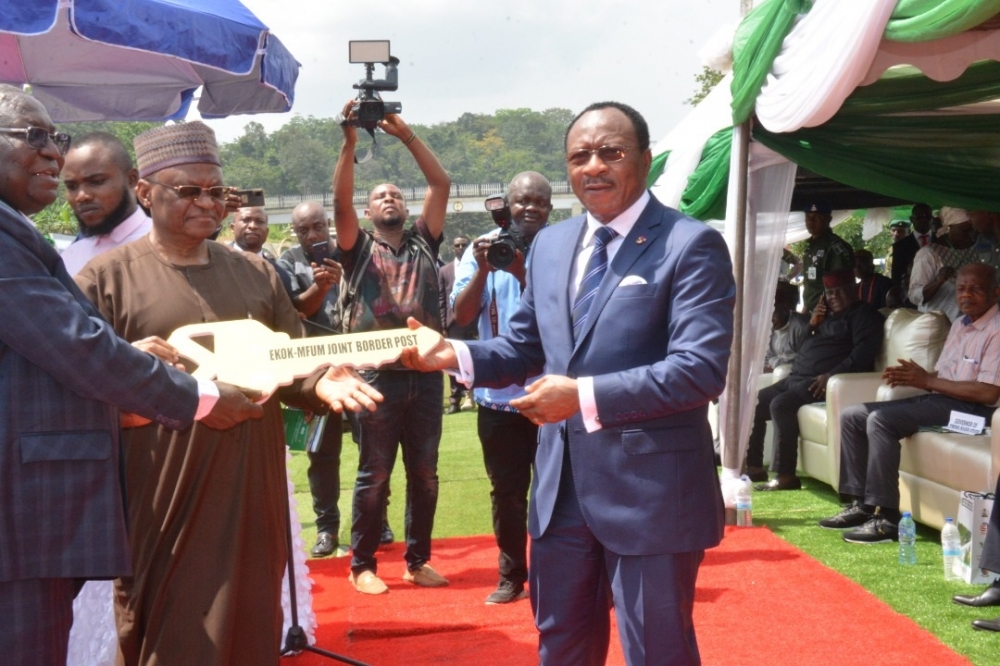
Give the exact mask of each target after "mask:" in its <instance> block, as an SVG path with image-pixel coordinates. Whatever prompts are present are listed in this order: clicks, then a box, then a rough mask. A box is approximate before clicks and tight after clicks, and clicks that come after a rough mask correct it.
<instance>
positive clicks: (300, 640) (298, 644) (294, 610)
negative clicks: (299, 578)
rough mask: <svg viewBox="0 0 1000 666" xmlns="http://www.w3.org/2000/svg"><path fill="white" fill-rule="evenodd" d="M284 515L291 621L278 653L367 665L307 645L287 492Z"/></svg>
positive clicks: (286, 480)
mask: <svg viewBox="0 0 1000 666" xmlns="http://www.w3.org/2000/svg"><path fill="white" fill-rule="evenodd" d="M285 484H286V485H287V484H288V468H287V466H286V468H285ZM285 517H286V520H285V543H286V545H287V547H288V605H289V607H290V608H291V615H292V617H291V620H292V622H291V626H290V627H289V628H288V633H287V634H285V646H284V647H283V648H282V649H281V653H280V654H282V655H285V654H288V653H289V652H312V653H314V654H318V655H322V656H324V657H327V658H329V659H334V660H336V661H340V662H343V663H345V664H352V666H368V664H366V663H365V662H363V661H356V660H354V659H351V658H350V657H345V656H343V655H340V654H337V653H335V652H329V651H328V650H323V649H322V648H318V647H315V646H313V645H309V639H308V637H307V636H306V632H305V630H304V629H302V627H300V626H299V602H298V595H297V593H296V590H295V555H294V552H295V551H294V544H293V543H292V512H291V507H290V506H289V499H288V493H287V492H286V493H285Z"/></svg>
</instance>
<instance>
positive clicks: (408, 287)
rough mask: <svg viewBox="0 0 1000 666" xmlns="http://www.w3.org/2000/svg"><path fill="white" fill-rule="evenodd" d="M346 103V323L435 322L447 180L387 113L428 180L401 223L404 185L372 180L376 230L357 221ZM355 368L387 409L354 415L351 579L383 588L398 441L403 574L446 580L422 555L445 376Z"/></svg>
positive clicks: (340, 169) (426, 582) (338, 196)
mask: <svg viewBox="0 0 1000 666" xmlns="http://www.w3.org/2000/svg"><path fill="white" fill-rule="evenodd" d="M353 107H354V100H351V101H350V102H348V103H347V105H346V106H345V107H344V111H343V115H344V118H345V120H344V122H343V123H342V124H341V129H342V130H343V132H344V144H343V147H342V148H341V150H340V156H339V157H338V159H337V167H336V170H335V171H334V173H333V220H334V224H335V225H336V227H337V244H338V246H339V247H340V251H341V256H342V260H341V261H342V263H343V265H344V281H343V283H342V285H341V289H342V303H343V321H344V329H345V330H346V331H347V332H350V333H362V332H367V331H380V330H387V329H393V328H406V320H407V317H414V318H416V319H417V320H418V321H419V322H420V323H421V324H423V325H424V326H428V327H430V328H432V329H434V330H435V331H439V330H440V328H441V315H440V304H439V302H438V267H437V258H438V248H439V247H440V245H441V241H442V239H443V237H444V233H443V232H444V218H445V212H446V208H447V206H448V194H449V191H450V189H451V179H450V178H449V177H448V174H447V172H445V170H444V167H442V166H441V163H440V162H439V161H438V159H437V157H435V155H434V153H432V152H431V150H430V149H429V148H428V147H427V146H426V145H424V143H423V142H422V141H421V140H420V138H419V137H418V136H417V135H416V133H415V132H414V131H413V130H411V129H410V127H409V126H408V125H407V124H406V123H405V122H403V119H402V118H400V117H399V116H398V115H395V114H387V115H385V117H384V119H383V120H381V121H379V122H378V127H380V128H382V130H383V131H385V132H386V133H387V134H391V135H392V136H395V137H396V138H398V139H399V140H400V141H402V142H403V145H404V146H406V148H407V149H408V150H409V151H410V154H412V155H413V159H414V160H416V162H417V166H418V167H420V170H421V172H423V174H424V177H425V178H426V179H427V194H426V195H425V197H424V207H423V213H422V215H421V216H420V217H419V218H417V221H416V222H415V223H414V224H413V226H412V227H409V228H406V227H405V224H406V218H407V216H408V214H409V211H408V210H407V209H406V202H405V200H404V198H403V193H402V192H400V190H399V188H398V187H396V186H395V185H393V184H391V183H383V184H381V185H379V186H377V187H376V188H375V189H373V190H372V191H371V193H370V194H369V196H368V205H367V207H366V208H365V217H366V218H367V219H369V220H371V222H372V225H373V226H374V227H375V229H374V231H373V232H372V231H368V230H366V229H362V228H361V227H360V226H359V225H358V215H357V213H356V212H355V210H354V151H355V146H356V144H357V141H358V132H357V118H355V117H354V111H353V110H352V109H353ZM362 376H363V377H365V379H366V380H367V381H368V382H369V383H370V384H371V385H372V386H374V387H377V389H378V390H379V391H381V392H382V394H383V395H384V396H385V408H384V409H381V410H379V416H378V417H376V418H368V417H367V416H366V415H359V418H358V426H359V431H360V442H359V449H360V459H359V461H358V479H357V483H356V484H355V486H354V519H353V523H352V526H351V551H352V557H351V575H350V580H351V583H352V584H353V585H354V588H355V589H356V590H357V591H358V592H361V593H363V594H383V593H385V592H388V591H389V589H388V587H386V585H385V583H384V582H382V581H381V580H380V579H379V578H378V576H377V574H376V572H377V561H376V558H375V551H376V550H377V549H378V546H379V539H380V537H381V534H382V505H383V504H384V503H385V499H386V493H387V491H388V486H389V475H390V473H391V472H392V468H393V465H394V463H395V460H396V450H397V449H398V448H399V447H400V446H402V448H403V464H404V465H405V466H406V479H407V491H406V503H407V507H406V518H405V520H406V525H405V527H406V554H405V559H406V565H407V570H406V573H404V574H403V580H404V581H406V582H408V583H412V584H414V585H420V586H423V587H441V586H444V585H447V584H448V580H447V579H446V578H444V577H443V576H441V575H440V574H439V573H437V572H436V571H434V569H432V568H431V567H430V565H429V564H428V563H427V562H428V561H429V560H430V557H431V530H432V528H433V526H434V513H435V511H436V509H437V498H438V476H437V460H438V445H439V444H440V443H441V422H442V413H441V400H442V395H443V393H444V381H443V376H442V374H441V373H440V372H433V373H426V374H425V373H421V372H415V371H412V370H407V369H406V368H404V367H403V366H402V365H401V364H398V363H397V364H393V365H389V366H383V367H382V368H380V369H379V370H378V372H373V371H365V372H362ZM372 413H374V412H372Z"/></svg>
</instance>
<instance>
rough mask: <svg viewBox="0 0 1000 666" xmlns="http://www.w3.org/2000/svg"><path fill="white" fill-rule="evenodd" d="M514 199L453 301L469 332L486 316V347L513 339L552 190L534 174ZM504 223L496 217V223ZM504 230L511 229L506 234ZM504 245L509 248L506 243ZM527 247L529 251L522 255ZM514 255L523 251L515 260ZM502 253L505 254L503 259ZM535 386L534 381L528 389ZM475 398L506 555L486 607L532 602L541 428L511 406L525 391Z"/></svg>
mask: <svg viewBox="0 0 1000 666" xmlns="http://www.w3.org/2000/svg"><path fill="white" fill-rule="evenodd" d="M506 199H507V202H508V203H509V205H510V209H509V211H507V216H506V219H504V216H503V215H500V216H499V217H500V218H501V219H500V220H498V222H497V224H498V227H499V228H497V229H495V230H493V231H492V232H490V233H489V234H487V235H485V236H482V237H480V238H478V239H476V242H475V243H474V244H473V251H472V252H471V253H468V252H466V256H465V257H463V259H462V261H461V263H459V265H458V270H457V271H456V272H455V287H454V289H452V293H451V298H452V301H453V307H454V310H455V323H457V324H460V325H462V324H468V323H470V322H472V321H473V320H474V319H476V317H477V316H478V317H479V339H480V340H489V339H491V338H495V337H497V335H499V334H503V333H506V332H507V329H508V326H509V323H510V318H511V316H512V315H513V314H514V312H515V311H516V310H517V308H518V306H519V305H520V303H521V291H522V289H523V288H524V280H525V259H526V257H525V252H527V251H529V250H530V247H531V241H532V240H534V238H535V234H537V233H538V232H539V230H541V228H542V227H544V226H545V225H546V223H547V222H548V221H549V213H550V212H551V211H552V187H551V186H550V185H549V181H547V180H546V179H545V177H544V176H542V175H541V174H540V173H535V172H534V171H526V172H524V173H520V174H518V175H517V176H515V177H514V179H513V180H512V181H511V182H510V185H509V186H508V188H507V197H506ZM497 217H498V216H497V215H496V214H495V215H494V219H497ZM503 224H507V225H508V226H507V227H506V228H505V227H503V226H501V225H503ZM498 237H499V238H500V241H498V240H497V239H498ZM504 237H505V238H506V239H507V240H509V244H508V243H504V240H505V238H504ZM522 245H523V247H524V251H522V250H521V249H520V247H521V246H522ZM512 247H513V248H515V249H514V251H513V257H512V258H510V257H509V256H508V254H509V250H510V249H511V248H512ZM498 248H502V249H501V251H500V252H499V253H498V252H497V249H498ZM470 254H471V255H472V256H469V255H470ZM498 256H499V257H500V262H498V263H502V264H504V265H503V266H495V265H494V264H493V260H495V258H496V257H498ZM507 259H510V261H506V260H507ZM531 381H534V380H533V379H531V380H528V382H527V383H530V382H531ZM473 395H474V396H475V401H476V402H477V403H478V404H479V410H478V412H477V428H478V431H479V441H480V443H481V444H482V447H483V461H484V463H485V464H486V474H487V475H488V476H489V477H490V485H491V488H492V490H491V492H490V496H491V498H492V510H493V534H494V536H495V537H496V540H497V547H499V548H500V555H499V558H498V563H499V569H500V582H499V584H498V585H497V589H496V590H495V591H494V592H493V593H492V594H490V595H489V596H488V597H487V598H486V603H487V604H490V605H492V604H505V603H509V602H511V601H516V600H518V599H523V598H525V597H526V596H527V592H525V590H524V583H525V581H527V580H528V561H527V554H526V549H527V541H528V488H529V486H530V485H531V463H532V461H534V458H535V445H536V442H537V440H538V426H536V425H535V424H534V423H532V422H531V421H529V420H528V419H527V418H525V417H524V416H522V415H521V414H520V413H518V411H517V410H516V409H515V408H513V407H511V406H510V401H511V400H513V399H514V398H518V397H520V396H523V395H525V391H524V389H523V388H522V387H520V386H508V387H507V388H502V389H490V388H477V389H475V390H474V391H473Z"/></svg>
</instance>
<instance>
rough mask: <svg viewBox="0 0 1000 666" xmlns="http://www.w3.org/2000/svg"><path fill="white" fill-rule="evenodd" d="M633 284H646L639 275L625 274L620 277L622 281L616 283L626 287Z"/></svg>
mask: <svg viewBox="0 0 1000 666" xmlns="http://www.w3.org/2000/svg"><path fill="white" fill-rule="evenodd" d="M633 284H646V280H645V279H644V278H643V277H641V276H639V275H626V276H625V277H624V278H622V281H621V282H619V283H618V286H619V287H628V286H630V285H633Z"/></svg>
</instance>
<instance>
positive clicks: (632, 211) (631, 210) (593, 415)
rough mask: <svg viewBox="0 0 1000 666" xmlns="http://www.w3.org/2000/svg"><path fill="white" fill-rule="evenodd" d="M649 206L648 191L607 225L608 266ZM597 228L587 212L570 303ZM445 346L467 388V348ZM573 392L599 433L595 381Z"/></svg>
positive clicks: (582, 382) (590, 427) (586, 380)
mask: <svg viewBox="0 0 1000 666" xmlns="http://www.w3.org/2000/svg"><path fill="white" fill-rule="evenodd" d="M648 203H649V191H648V190H646V191H644V192H643V193H642V196H641V197H639V199H638V200H637V201H636V202H635V203H633V204H632V205H631V206H629V207H628V208H626V209H625V210H624V211H623V212H622V213H621V214H620V215H619V216H618V217H616V218H615V219H613V220H611V221H610V222H608V223H607V226H608V227H611V228H612V229H614V230H615V231H617V232H618V235H617V236H615V238H614V239H613V240H612V241H611V242H610V243H608V244H607V246H606V251H607V253H608V265H609V266H610V265H611V262H612V261H613V260H614V258H615V255H616V254H618V250H619V249H620V248H621V246H622V243H624V242H625V237H626V236H628V234H629V232H630V231H632V227H634V226H635V223H636V221H638V219H639V215H641V214H642V211H643V210H644V209H645V208H646V204H648ZM600 226H602V223H601V222H600V221H598V220H597V218H595V217H594V216H593V215H592V214H591V213H590V212H589V211H588V212H587V230H586V231H585V232H584V234H583V241H582V247H581V249H580V251H579V253H577V255H576V261H575V262H574V263H573V272H572V275H571V276H570V283H569V302H570V303H573V302H574V301H575V300H576V294H577V292H578V291H579V290H580V282H581V281H582V280H583V274H584V269H585V268H586V267H587V261H588V260H590V255H591V254H593V253H594V234H595V232H596V231H597V229H598V227H600ZM448 342H449V343H450V344H451V346H452V348H453V349H454V350H455V355H456V356H457V357H458V372H457V373H455V376H456V377H458V380H459V381H461V382H462V383H464V384H465V385H466V386H471V385H472V382H473V381H474V380H475V373H474V372H473V367H472V355H471V354H470V353H469V348H468V346H467V345H466V344H465V343H464V342H462V341H461V340H449V341H448ZM576 388H577V394H578V397H579V400H580V415H581V416H582V417H583V425H584V427H585V428H586V429H587V432H595V431H597V430H600V429H601V422H600V420H599V419H598V416H597V399H596V398H595V397H594V378H593V377H578V378H577V380H576Z"/></svg>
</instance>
